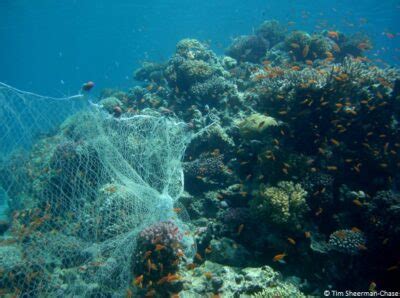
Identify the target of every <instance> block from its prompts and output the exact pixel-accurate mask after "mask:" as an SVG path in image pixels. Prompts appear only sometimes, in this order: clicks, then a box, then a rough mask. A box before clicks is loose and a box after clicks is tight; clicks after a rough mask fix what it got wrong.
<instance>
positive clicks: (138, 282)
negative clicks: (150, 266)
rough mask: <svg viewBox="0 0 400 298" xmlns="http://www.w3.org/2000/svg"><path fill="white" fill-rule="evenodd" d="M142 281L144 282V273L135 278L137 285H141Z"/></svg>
mask: <svg viewBox="0 0 400 298" xmlns="http://www.w3.org/2000/svg"><path fill="white" fill-rule="evenodd" d="M142 282H143V274H142V275H140V276H138V277H136V278H135V279H134V280H133V284H134V285H136V286H139V285H141V284H142Z"/></svg>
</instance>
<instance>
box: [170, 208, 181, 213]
mask: <svg viewBox="0 0 400 298" xmlns="http://www.w3.org/2000/svg"><path fill="white" fill-rule="evenodd" d="M172 210H173V211H174V212H175V213H180V212H181V211H182V208H174V209H172Z"/></svg>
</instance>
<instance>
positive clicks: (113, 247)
mask: <svg viewBox="0 0 400 298" xmlns="http://www.w3.org/2000/svg"><path fill="white" fill-rule="evenodd" d="M0 115H1V120H0V121H1V123H0V140H1V147H0V151H1V153H2V156H3V159H2V160H1V163H0V187H1V188H2V189H3V192H4V193H5V194H6V195H5V196H6V198H5V199H6V200H7V202H8V205H9V206H10V208H11V209H12V210H14V212H13V224H12V233H13V235H15V237H14V238H13V240H10V243H11V245H12V247H13V249H12V250H10V251H11V253H12V254H15V255H18V254H19V255H21V256H22V257H20V258H18V257H15V258H16V259H17V261H16V262H19V264H18V265H19V266H15V264H13V268H14V269H13V271H16V270H15V268H19V270H17V272H11V273H10V274H7V275H6V276H3V277H0V284H2V286H4V287H12V289H10V290H12V291H14V292H17V293H18V294H21V295H23V294H25V295H27V296H28V297H29V296H37V295H39V296H40V295H50V296H53V297H55V296H60V295H61V296H65V295H67V296H71V295H82V296H86V295H88V296H90V295H100V296H103V295H105V294H107V292H108V293H109V294H111V293H112V295H117V296H123V295H125V291H126V287H127V286H128V285H129V284H130V282H131V281H132V272H133V270H134V269H133V268H132V267H133V266H134V264H135V262H134V260H132V258H133V256H134V251H135V249H136V244H137V241H136V239H137V236H138V234H139V233H140V231H142V230H143V229H144V228H146V227H148V226H150V225H152V224H154V223H157V222H160V221H172V222H173V223H174V224H175V225H176V226H178V227H179V229H180V231H182V232H183V231H185V230H186V229H187V227H186V224H185V222H184V221H183V220H182V218H183V217H184V214H185V213H184V212H180V214H179V218H178V214H176V213H175V212H174V206H175V204H176V201H177V199H178V198H179V197H180V195H181V193H182V192H183V171H182V164H181V161H182V158H183V154H184V151H185V148H186V146H187V144H188V142H189V141H190V139H191V135H190V133H189V132H188V130H187V128H186V125H185V124H184V123H182V122H178V121H176V120H175V119H171V118H166V117H163V116H160V115H159V114H157V113H155V112H153V111H150V110H149V111H147V112H146V111H143V112H142V114H140V115H126V116H123V117H119V118H117V117H114V116H112V115H110V114H109V113H107V112H106V111H104V110H103V109H102V108H101V106H99V105H95V104H88V101H87V100H86V99H85V98H81V97H77V98H72V99H71V98H65V99H63V100H55V99H52V98H46V97H42V96H37V95H35V94H32V93H28V92H21V91H19V90H16V89H13V88H11V87H9V86H7V85H4V86H3V85H2V86H1V89H0ZM182 235H183V233H182ZM183 238H184V239H183V240H182V242H183V244H182V245H183V246H182V248H183V249H184V250H185V251H186V253H187V254H190V252H191V250H192V249H193V246H194V244H193V242H192V240H191V239H190V237H189V236H184V237H183ZM6 269H7V268H6ZM100 285H101V290H100ZM61 296H60V297H61Z"/></svg>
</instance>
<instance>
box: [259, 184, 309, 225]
mask: <svg viewBox="0 0 400 298" xmlns="http://www.w3.org/2000/svg"><path fill="white" fill-rule="evenodd" d="M306 196H307V192H306V191H305V190H304V189H303V188H302V187H301V185H300V184H294V183H293V182H291V181H281V182H279V183H278V185H277V186H276V187H265V186H264V185H261V189H260V191H259V194H258V196H257V198H256V199H255V200H254V201H253V202H252V204H251V207H252V208H253V209H255V210H256V211H257V212H258V213H260V215H265V216H267V217H268V218H269V219H270V220H271V221H272V222H274V223H276V224H293V225H298V224H300V222H301V219H302V217H303V215H304V213H305V212H306V211H307V210H308V206H307V203H306Z"/></svg>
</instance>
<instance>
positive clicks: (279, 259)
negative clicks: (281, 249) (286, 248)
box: [272, 253, 287, 264]
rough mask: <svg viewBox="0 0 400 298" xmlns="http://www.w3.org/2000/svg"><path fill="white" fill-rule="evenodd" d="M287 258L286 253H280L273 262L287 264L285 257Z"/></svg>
mask: <svg viewBox="0 0 400 298" xmlns="http://www.w3.org/2000/svg"><path fill="white" fill-rule="evenodd" d="M286 256H287V254H285V253H280V254H277V255H276V256H274V257H273V258H272V261H274V262H280V263H283V264H284V263H285V261H284V260H283V259H284V258H285V257H286Z"/></svg>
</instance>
